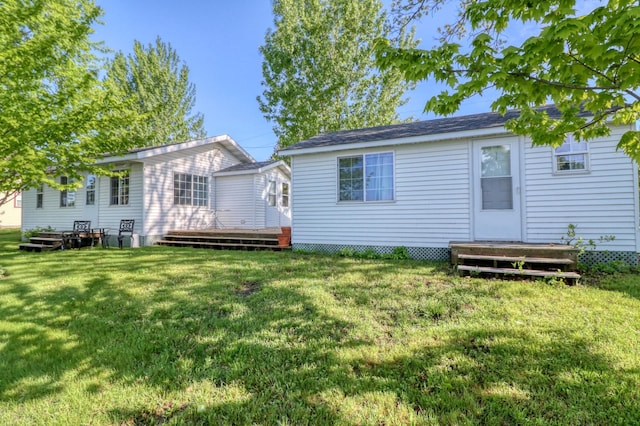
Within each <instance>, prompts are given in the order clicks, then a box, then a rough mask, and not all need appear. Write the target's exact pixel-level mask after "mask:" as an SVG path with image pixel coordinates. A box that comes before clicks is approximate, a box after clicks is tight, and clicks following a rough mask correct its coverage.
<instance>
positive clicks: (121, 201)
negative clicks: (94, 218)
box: [110, 170, 129, 206]
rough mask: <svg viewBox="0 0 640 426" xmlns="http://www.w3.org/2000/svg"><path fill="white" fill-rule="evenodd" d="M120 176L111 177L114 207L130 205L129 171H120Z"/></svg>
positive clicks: (112, 203)
mask: <svg viewBox="0 0 640 426" xmlns="http://www.w3.org/2000/svg"><path fill="white" fill-rule="evenodd" d="M118 173H121V175H120V176H112V177H111V191H110V194H111V197H110V199H111V201H110V204H111V205H112V206H126V205H129V171H128V170H120V171H118Z"/></svg>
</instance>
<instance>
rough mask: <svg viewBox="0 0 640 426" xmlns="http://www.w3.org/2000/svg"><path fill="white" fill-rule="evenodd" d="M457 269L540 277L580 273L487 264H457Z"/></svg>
mask: <svg viewBox="0 0 640 426" xmlns="http://www.w3.org/2000/svg"><path fill="white" fill-rule="evenodd" d="M458 271H466V272H475V273H486V274H502V275H524V276H531V277H542V278H547V277H555V278H568V279H571V280H578V279H580V274H578V273H577V272H563V271H542V270H539V269H516V268H492V267H488V266H474V265H458Z"/></svg>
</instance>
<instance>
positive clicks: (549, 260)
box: [458, 253, 573, 265]
mask: <svg viewBox="0 0 640 426" xmlns="http://www.w3.org/2000/svg"><path fill="white" fill-rule="evenodd" d="M458 259H463V260H465V259H466V260H495V261H498V262H525V263H549V264H556V265H571V264H572V263H573V261H572V260H571V259H565V258H550V257H527V256H501V255H495V256H491V255H481V254H462V253H461V254H458Z"/></svg>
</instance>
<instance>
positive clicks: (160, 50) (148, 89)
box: [106, 37, 205, 147]
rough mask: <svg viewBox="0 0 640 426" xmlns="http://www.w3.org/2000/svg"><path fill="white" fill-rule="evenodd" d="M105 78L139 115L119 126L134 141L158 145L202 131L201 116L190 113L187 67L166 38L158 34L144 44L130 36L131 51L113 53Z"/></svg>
mask: <svg viewBox="0 0 640 426" xmlns="http://www.w3.org/2000/svg"><path fill="white" fill-rule="evenodd" d="M106 83H107V86H108V87H109V89H110V90H111V91H112V92H113V93H116V94H118V96H119V97H121V98H123V99H127V100H129V101H130V105H131V106H132V108H133V110H134V111H135V112H136V113H137V114H139V115H140V117H141V120H139V121H137V122H135V123H132V124H131V125H129V126H127V127H126V128H123V133H124V135H125V137H127V138H128V139H129V140H132V141H135V145H136V146H139V147H143V146H157V145H163V144H166V143H172V142H185V141H188V140H191V139H198V138H202V137H204V136H205V130H204V126H203V123H204V117H203V115H202V114H200V113H196V114H192V112H191V111H192V109H193V107H194V105H195V102H196V89H195V86H194V84H193V83H190V82H189V68H188V67H187V66H186V65H185V64H184V63H183V62H181V61H180V58H179V56H178V54H177V53H176V51H175V50H174V49H173V48H172V47H171V45H170V44H169V43H165V42H163V41H162V40H161V39H160V38H159V37H158V38H157V39H156V41H155V44H149V45H147V46H144V45H143V44H142V43H140V42H139V41H138V40H135V41H134V45H133V53H131V54H129V55H126V56H125V55H124V54H123V53H122V52H118V53H116V55H115V57H114V59H113V60H112V61H111V62H110V64H109V67H108V74H107V78H106Z"/></svg>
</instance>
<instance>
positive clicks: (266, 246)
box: [156, 240, 287, 250]
mask: <svg viewBox="0 0 640 426" xmlns="http://www.w3.org/2000/svg"><path fill="white" fill-rule="evenodd" d="M156 244H159V245H169V246H170V245H174V246H192V247H201V246H202V247H211V248H215V247H220V248H236V247H237V248H241V249H242V248H257V249H269V250H274V249H283V248H287V247H280V246H278V245H274V244H238V243H217V242H216V243H212V242H199V241H176V240H159V241H157V242H156Z"/></svg>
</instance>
